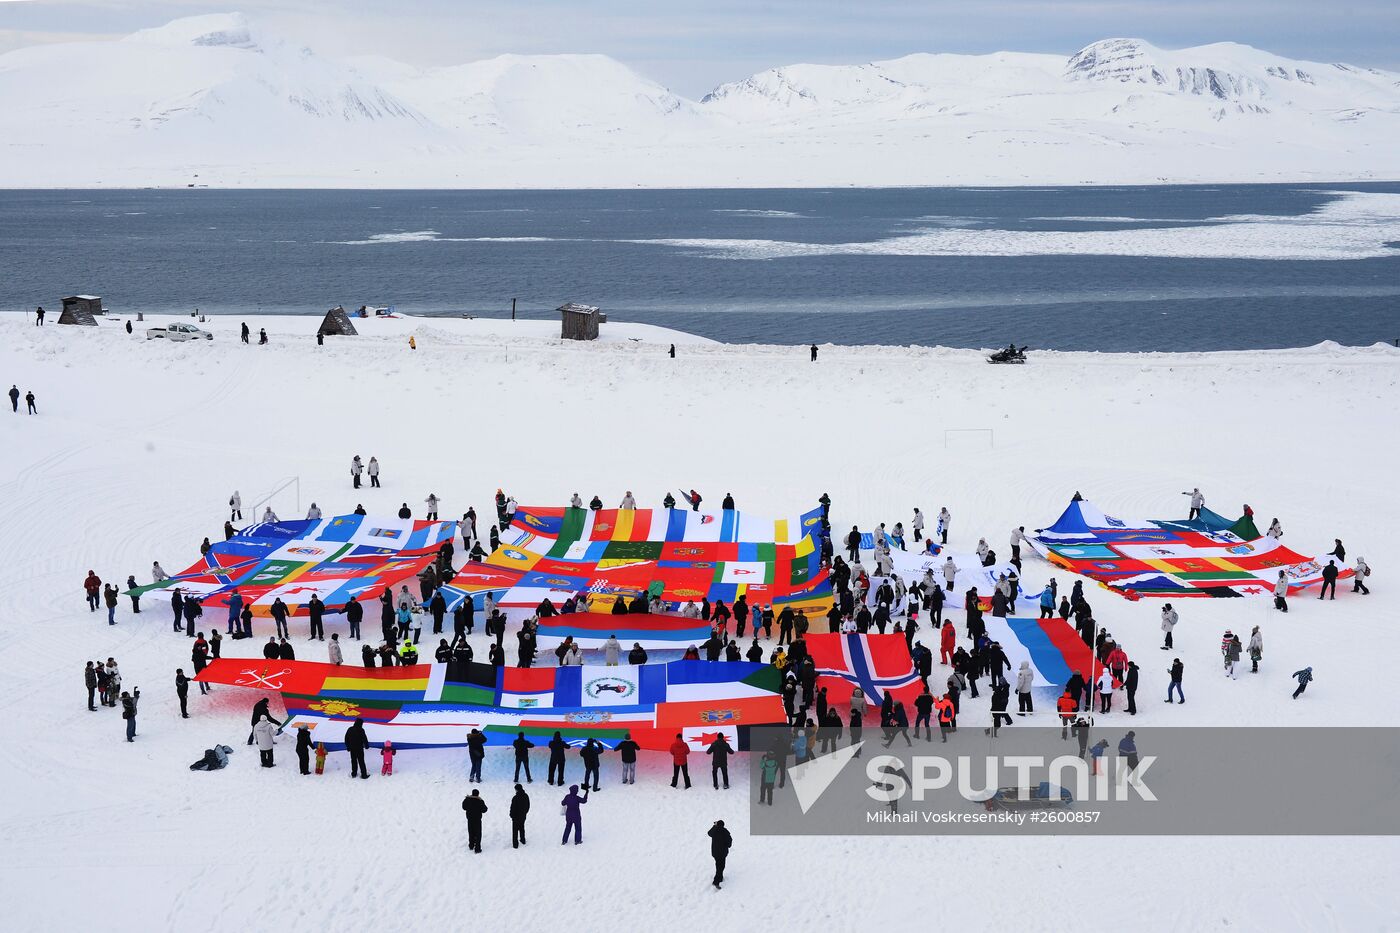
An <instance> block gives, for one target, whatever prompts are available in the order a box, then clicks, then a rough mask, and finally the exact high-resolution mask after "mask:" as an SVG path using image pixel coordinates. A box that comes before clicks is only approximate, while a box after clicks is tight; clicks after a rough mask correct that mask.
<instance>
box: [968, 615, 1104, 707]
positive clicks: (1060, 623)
mask: <svg viewBox="0 0 1400 933" xmlns="http://www.w3.org/2000/svg"><path fill="white" fill-rule="evenodd" d="M983 621H984V622H986V624H987V637H988V638H990V639H991V640H992V641H995V642H999V643H1000V644H1001V647H1002V650H1003V651H1005V652H1006V658H1007V660H1008V661H1010V662H1011V670H1010V671H1009V672H1007V675H1006V676H1007V679H1008V680H1015V679H1016V671H1018V670H1020V668H1021V662H1022V661H1029V662H1031V670H1033V671H1034V672H1035V681H1034V682H1035V685H1036V686H1037V687H1055V688H1056V689H1063V688H1064V685H1065V683H1066V682H1067V681H1068V680H1069V679H1070V677H1071V676H1072V675H1073V674H1074V672H1075V671H1079V673H1080V674H1082V675H1083V676H1084V678H1085V679H1086V680H1088V679H1092V678H1093V677H1094V675H1095V673H1096V668H1095V665H1096V663H1097V662H1096V661H1095V660H1094V652H1093V651H1092V650H1091V649H1090V648H1089V646H1088V645H1086V644H1084V639H1082V638H1080V637H1079V633H1078V632H1076V631H1075V630H1074V629H1073V628H1071V627H1070V625H1069V623H1068V622H1066V621H1065V620H1064V619H1061V618H1059V617H1058V616H1057V617H1055V618H1053V619H1012V618H1000V617H997V616H986V617H984V619H983Z"/></svg>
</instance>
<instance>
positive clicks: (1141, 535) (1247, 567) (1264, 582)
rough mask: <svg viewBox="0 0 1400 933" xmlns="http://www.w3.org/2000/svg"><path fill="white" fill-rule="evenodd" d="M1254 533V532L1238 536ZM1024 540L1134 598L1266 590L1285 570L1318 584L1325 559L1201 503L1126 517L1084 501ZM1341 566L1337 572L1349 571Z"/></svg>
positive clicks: (1294, 578)
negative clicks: (1189, 509)
mask: <svg viewBox="0 0 1400 933" xmlns="http://www.w3.org/2000/svg"><path fill="white" fill-rule="evenodd" d="M1250 533H1253V534H1254V535H1255V537H1253V538H1252V539H1245V538H1242V537H1241V536H1240V535H1241V534H1250ZM1027 540H1029V541H1030V543H1031V545H1032V546H1033V547H1034V548H1035V549H1036V551H1037V552H1039V553H1040V554H1041V555H1042V556H1044V557H1045V558H1046V559H1047V560H1049V561H1050V562H1051V563H1053V564H1056V565H1058V566H1061V567H1064V568H1066V569H1068V570H1071V571H1073V572H1075V573H1078V574H1082V575H1084V576H1086V577H1091V578H1092V579H1094V580H1097V581H1098V582H1099V583H1100V584H1102V585H1103V586H1104V587H1106V588H1108V589H1110V590H1113V591H1114V592H1116V593H1119V594H1120V595H1123V596H1126V597H1128V598H1129V599H1138V598H1140V597H1142V596H1167V597H1181V596H1263V595H1267V594H1269V593H1272V592H1273V586H1274V583H1275V582H1276V581H1277V579H1278V574H1279V572H1280V571H1282V572H1283V574H1284V576H1285V578H1286V579H1287V580H1288V583H1289V586H1290V587H1291V588H1295V589H1297V588H1302V587H1307V586H1312V585H1314V584H1316V583H1320V582H1321V581H1322V565H1323V563H1325V562H1326V561H1325V560H1319V559H1316V558H1312V557H1305V556H1303V555H1301V554H1298V553H1295V552H1294V551H1292V550H1289V549H1288V548H1286V547H1284V546H1283V544H1282V543H1281V542H1280V541H1279V540H1278V539H1277V538H1270V537H1259V536H1258V532H1257V530H1256V529H1255V528H1254V523H1253V522H1252V521H1248V520H1247V517H1246V518H1242V519H1240V520H1239V521H1236V522H1231V521H1229V520H1228V519H1225V518H1223V517H1221V516H1219V515H1217V514H1215V513H1214V512H1210V511H1209V510H1203V513H1202V515H1201V517H1199V518H1196V519H1190V520H1187V519H1182V520H1170V519H1124V518H1118V517H1115V516H1112V515H1107V514H1105V513H1104V512H1103V511H1101V510H1100V509H1098V508H1097V507H1096V506H1094V505H1093V504H1092V503H1089V502H1086V501H1083V500H1076V501H1074V502H1071V503H1070V504H1069V508H1067V509H1065V511H1064V513H1063V514H1062V515H1061V516H1060V517H1059V519H1058V520H1057V521H1056V522H1055V524H1053V525H1051V526H1050V527H1049V528H1042V529H1039V530H1037V531H1036V533H1035V535H1034V536H1032V537H1030V538H1028V539H1027ZM1338 570H1339V571H1340V572H1339V574H1338V576H1339V577H1348V576H1350V575H1351V573H1352V571H1351V570H1350V569H1346V568H1341V567H1339V568H1338Z"/></svg>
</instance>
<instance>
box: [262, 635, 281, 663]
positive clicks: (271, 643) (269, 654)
mask: <svg viewBox="0 0 1400 933" xmlns="http://www.w3.org/2000/svg"><path fill="white" fill-rule="evenodd" d="M262 652H263V657H264V658H266V659H267V660H269V661H276V660H277V654H278V648H277V639H276V638H274V637H272V636H271V635H269V636H268V637H267V644H265V645H263V649H262Z"/></svg>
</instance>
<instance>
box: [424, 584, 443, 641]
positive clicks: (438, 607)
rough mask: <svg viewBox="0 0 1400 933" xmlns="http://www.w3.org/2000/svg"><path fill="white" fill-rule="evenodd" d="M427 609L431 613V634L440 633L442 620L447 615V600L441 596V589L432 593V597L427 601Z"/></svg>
mask: <svg viewBox="0 0 1400 933" xmlns="http://www.w3.org/2000/svg"><path fill="white" fill-rule="evenodd" d="M428 611H429V612H431V613H432V614H433V634H434V635H441V634H442V620H443V617H444V616H446V615H447V600H446V599H444V598H443V595H442V590H437V591H436V592H434V593H433V598H432V599H430V600H429V601H428Z"/></svg>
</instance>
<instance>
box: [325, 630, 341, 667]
mask: <svg viewBox="0 0 1400 933" xmlns="http://www.w3.org/2000/svg"><path fill="white" fill-rule="evenodd" d="M326 654H327V655H328V656H329V657H330V660H331V663H332V664H334V665H336V666H339V665H340V664H342V663H344V661H345V655H343V654H342V653H341V651H340V633H339V632H331V640H330V641H328V642H326Z"/></svg>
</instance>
